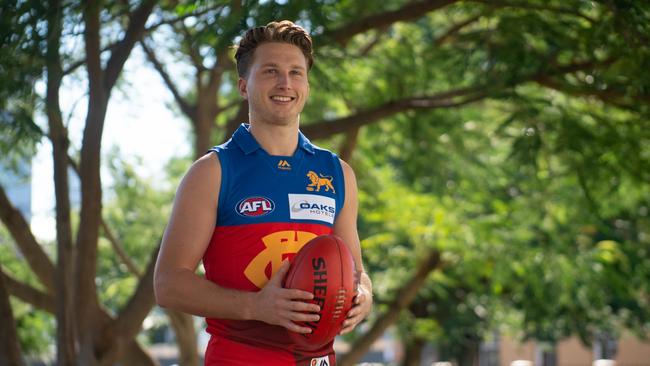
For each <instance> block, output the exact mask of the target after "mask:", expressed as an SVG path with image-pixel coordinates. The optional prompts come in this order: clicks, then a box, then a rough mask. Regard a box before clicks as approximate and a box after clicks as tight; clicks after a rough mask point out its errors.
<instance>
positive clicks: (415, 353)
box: [402, 337, 426, 366]
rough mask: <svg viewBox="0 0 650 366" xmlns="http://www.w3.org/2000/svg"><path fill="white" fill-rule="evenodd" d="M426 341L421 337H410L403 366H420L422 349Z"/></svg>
mask: <svg viewBox="0 0 650 366" xmlns="http://www.w3.org/2000/svg"><path fill="white" fill-rule="evenodd" d="M425 344H426V341H425V340H424V339H422V338H420V337H409V340H408V343H407V344H406V347H405V349H404V360H402V366H420V363H421V362H422V349H423V348H424V345H425Z"/></svg>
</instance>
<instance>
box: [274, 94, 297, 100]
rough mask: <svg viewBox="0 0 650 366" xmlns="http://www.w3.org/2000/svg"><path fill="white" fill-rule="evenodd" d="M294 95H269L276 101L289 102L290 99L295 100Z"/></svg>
mask: <svg viewBox="0 0 650 366" xmlns="http://www.w3.org/2000/svg"><path fill="white" fill-rule="evenodd" d="M295 99H296V98H295V97H285V96H281V95H274V96H272V97H271V100H273V101H276V102H291V101H292V100H295Z"/></svg>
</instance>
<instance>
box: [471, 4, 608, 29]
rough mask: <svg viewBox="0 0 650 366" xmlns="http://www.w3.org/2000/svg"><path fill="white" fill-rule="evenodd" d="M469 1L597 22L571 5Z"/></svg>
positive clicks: (494, 6) (493, 6)
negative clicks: (570, 6) (564, 15)
mask: <svg viewBox="0 0 650 366" xmlns="http://www.w3.org/2000/svg"><path fill="white" fill-rule="evenodd" d="M468 1H469V2H474V3H481V4H485V5H487V6H489V7H492V8H519V9H530V10H541V11H549V12H553V13H558V14H566V15H572V16H577V17H580V18H582V19H585V20H587V21H589V22H590V23H592V24H593V23H596V22H597V20H596V19H593V18H591V17H589V16H587V15H585V14H583V13H581V12H579V11H577V10H575V9H573V8H569V7H561V6H552V5H536V4H530V3H529V2H523V1H522V2H511V1H501V0H468Z"/></svg>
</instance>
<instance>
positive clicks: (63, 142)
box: [46, 0, 76, 366]
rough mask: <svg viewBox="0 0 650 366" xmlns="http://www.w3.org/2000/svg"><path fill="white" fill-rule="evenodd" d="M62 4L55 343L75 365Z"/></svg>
mask: <svg viewBox="0 0 650 366" xmlns="http://www.w3.org/2000/svg"><path fill="white" fill-rule="evenodd" d="M62 13H63V9H62V4H61V1H60V0H51V1H50V11H49V12H48V20H47V23H48V37H47V40H48V41H47V93H46V110H47V119H48V124H49V129H50V131H49V134H50V141H51V142H52V158H53V159H52V160H53V162H54V191H55V197H56V241H57V246H56V249H57V252H56V257H57V263H56V278H55V282H56V294H57V296H56V325H57V327H56V345H57V364H58V365H61V366H63V365H74V362H75V360H76V349H75V339H76V336H75V327H76V326H75V322H74V319H75V314H76V311H75V307H74V293H73V292H74V288H73V287H72V286H70V284H72V283H73V265H74V262H73V258H74V253H73V252H74V247H73V245H72V224H71V220H70V198H69V185H68V134H67V131H66V129H65V127H64V125H63V118H62V116H61V108H60V105H59V89H60V88H61V80H62V78H63V70H62V67H61V58H60V56H59V48H60V41H61V29H62Z"/></svg>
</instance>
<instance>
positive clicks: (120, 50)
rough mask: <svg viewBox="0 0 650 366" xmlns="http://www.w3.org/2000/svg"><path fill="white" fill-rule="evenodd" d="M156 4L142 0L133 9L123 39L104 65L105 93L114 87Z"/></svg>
mask: <svg viewBox="0 0 650 366" xmlns="http://www.w3.org/2000/svg"><path fill="white" fill-rule="evenodd" d="M155 4H156V1H155V0H144V1H143V2H142V4H140V7H138V8H137V9H135V11H133V13H132V14H131V17H130V19H129V26H128V27H127V29H126V33H125V34H124V38H123V39H122V40H121V41H120V42H119V43H118V44H117V46H116V47H115V50H114V51H113V52H112V53H111V58H110V59H109V60H108V63H107V64H106V79H105V85H104V88H105V90H106V92H107V93H110V90H111V89H112V88H113V85H115V82H116V81H117V78H118V76H119V75H120V73H121V72H122V68H123V67H124V63H125V62H126V59H127V58H128V57H129V55H130V54H131V50H132V49H133V46H134V45H135V42H137V41H138V40H139V39H141V38H142V34H143V33H144V25H145V23H146V22H147V19H148V18H149V15H150V14H151V12H152V11H153V7H154V5H155Z"/></svg>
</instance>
